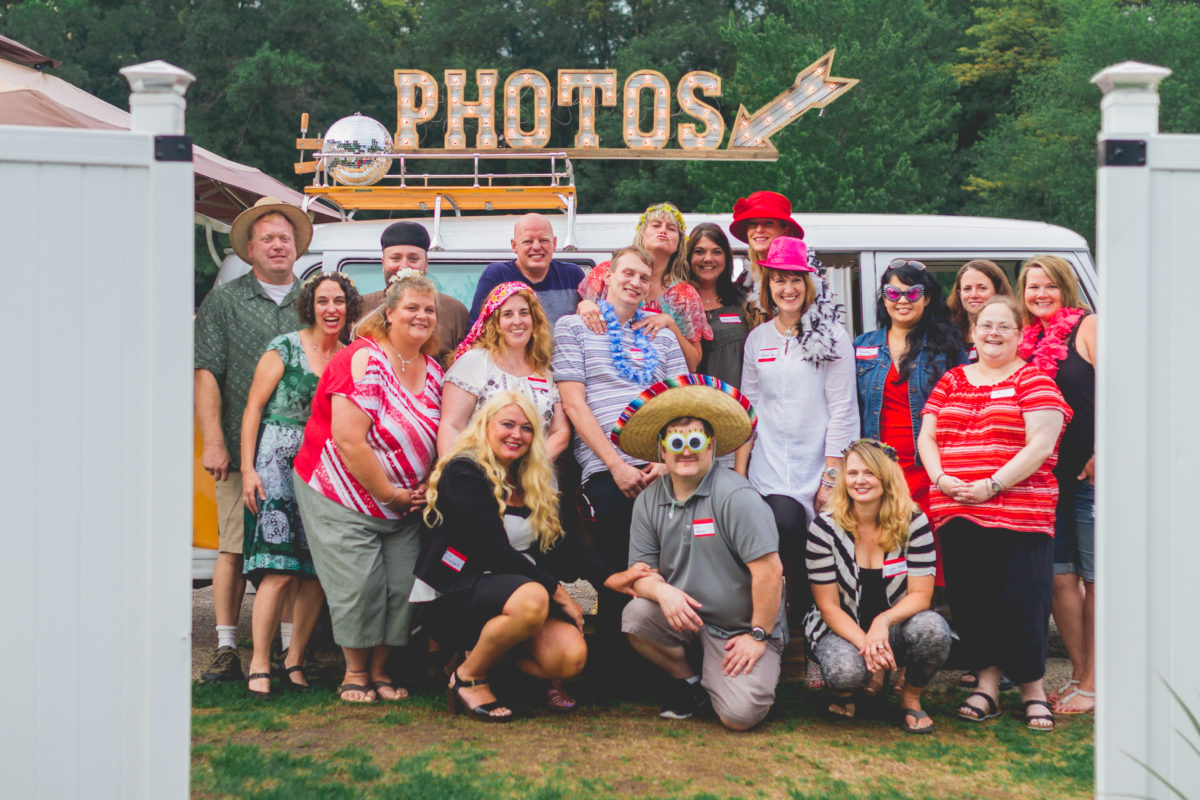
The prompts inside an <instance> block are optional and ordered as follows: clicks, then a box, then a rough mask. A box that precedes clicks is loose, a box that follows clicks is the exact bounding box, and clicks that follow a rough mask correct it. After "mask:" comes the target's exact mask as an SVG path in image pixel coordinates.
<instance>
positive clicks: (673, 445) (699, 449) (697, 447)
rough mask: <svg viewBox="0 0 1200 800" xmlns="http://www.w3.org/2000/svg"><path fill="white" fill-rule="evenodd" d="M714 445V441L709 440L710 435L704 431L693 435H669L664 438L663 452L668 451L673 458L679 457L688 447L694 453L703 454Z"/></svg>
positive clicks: (675, 433)
mask: <svg viewBox="0 0 1200 800" xmlns="http://www.w3.org/2000/svg"><path fill="white" fill-rule="evenodd" d="M710 444H712V439H710V438H708V434H706V433H704V432H703V431H692V432H691V433H680V432H679V431H676V432H674V433H668V434H667V435H666V436H664V437H663V438H662V446H663V450H666V451H667V452H668V453H670V454H671V455H673V456H677V455H679V454H680V453H682V452H683V450H684V448H685V447H686V448H687V449H688V450H691V451H692V452H693V453H703V452H704V451H705V450H707V449H708V446H709V445H710Z"/></svg>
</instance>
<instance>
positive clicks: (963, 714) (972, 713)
mask: <svg viewBox="0 0 1200 800" xmlns="http://www.w3.org/2000/svg"><path fill="white" fill-rule="evenodd" d="M972 697H982V698H983V699H984V700H986V701H987V708H986V709H983V708H976V707H975V706H973V705H971V704H970V703H968V702H966V700H964V701H963V704H962V705H961V706H959V707H958V718H959V719H965V720H966V721H967V722H984V721H985V720H989V719H995V718H996V717H998V716H1000V707H999V706H998V705H996V701H995V700H993V699H992V698H991V697H990V696H988V695H986V694H984V693H983V692H971V693H970V694H969V695H967V700H970V699H971V698H972Z"/></svg>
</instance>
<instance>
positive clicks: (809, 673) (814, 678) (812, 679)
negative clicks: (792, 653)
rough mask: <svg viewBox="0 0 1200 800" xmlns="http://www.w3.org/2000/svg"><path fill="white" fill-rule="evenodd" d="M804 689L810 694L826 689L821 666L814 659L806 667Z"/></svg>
mask: <svg viewBox="0 0 1200 800" xmlns="http://www.w3.org/2000/svg"><path fill="white" fill-rule="evenodd" d="M804 688H805V689H808V690H809V691H810V692H816V691H820V690H821V689H824V688H825V678H824V677H822V675H821V665H820V664H818V663H817V662H816V660H815V659H812V658H810V659H809V660H808V662H807V663H806V664H805V665H804Z"/></svg>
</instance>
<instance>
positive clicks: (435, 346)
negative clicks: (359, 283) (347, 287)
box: [356, 270, 442, 355]
mask: <svg viewBox="0 0 1200 800" xmlns="http://www.w3.org/2000/svg"><path fill="white" fill-rule="evenodd" d="M401 272H403V270H401ZM414 272H415V270H414ZM406 292H412V293H413V294H422V295H428V296H429V297H432V298H433V299H434V302H435V303H436V302H437V296H438V293H437V287H436V286H434V285H433V281H431V280H430V279H429V278H427V277H425V276H424V275H409V276H407V277H404V278H400V279H399V280H396V279H395V278H393V280H392V282H391V283H389V284H388V287H387V291H385V292H384V293H383V304H382V305H381V306H379V308H378V309H376V310H375V311H373V312H371V313H370V314H368V315H367V316H366V318H365V319H363V321H362V322H360V323H359V324H358V330H357V331H356V332H357V334H358V335H359V336H370V337H371V338H372V339H374V340H375V341H377V342H378V341H382V340H383V339H386V338H387V332H388V327H389V324H388V321H387V315H388V314H389V313H390V312H392V311H394V310H395V309H396V306H398V305H400V300H401V299H402V298H403V297H404V295H405V293H406ZM441 346H442V345H441V341H440V340H439V338H438V332H437V326H436V325H434V327H433V331H432V333H431V334H430V336H429V338H428V339H427V340H426V341H425V344H423V345H421V352H422V353H424V354H425V355H431V354H434V353H437V352H438V350H440V349H441Z"/></svg>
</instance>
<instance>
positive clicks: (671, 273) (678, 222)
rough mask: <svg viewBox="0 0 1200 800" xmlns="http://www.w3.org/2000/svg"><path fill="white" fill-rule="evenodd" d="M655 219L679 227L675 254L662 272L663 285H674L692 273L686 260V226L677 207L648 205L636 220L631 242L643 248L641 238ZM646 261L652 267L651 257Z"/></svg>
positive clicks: (656, 204) (643, 243) (643, 244)
mask: <svg viewBox="0 0 1200 800" xmlns="http://www.w3.org/2000/svg"><path fill="white" fill-rule="evenodd" d="M656 219H661V220H666V221H667V222H670V223H671V224H673V225H675V226H676V227H677V228H679V244H678V245H677V246H676V247H675V254H674V255H672V256H671V258H670V260H669V261H668V262H667V271H666V272H664V273H663V285H664V286H674V285H675V284H677V283H679V282H680V281H686V280H687V279H688V278H690V277H691V274H692V271H691V268H690V266H689V265H688V260H687V228H685V227H684V226H683V214H681V213H679V209H678V208H676V207H675V206H674V204H672V203H655V204H654V205H652V206H650V207H648V208H647V209H646V211H645V213H644V214H642V217H641V219H639V220H638V226H637V232H636V233H634V235H633V244H634V245H635V246H637V247H641V248H643V249H645V247H646V245H645V242H644V241H643V239H644V237H645V235H646V228H647V226H649V225H650V223H651V222H653V221H654V220H656ZM646 263H647V264H649V265H650V269H652V270H653V269H654V259H653V258H651V259H650V260H649V261H647V262H646Z"/></svg>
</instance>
